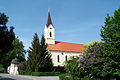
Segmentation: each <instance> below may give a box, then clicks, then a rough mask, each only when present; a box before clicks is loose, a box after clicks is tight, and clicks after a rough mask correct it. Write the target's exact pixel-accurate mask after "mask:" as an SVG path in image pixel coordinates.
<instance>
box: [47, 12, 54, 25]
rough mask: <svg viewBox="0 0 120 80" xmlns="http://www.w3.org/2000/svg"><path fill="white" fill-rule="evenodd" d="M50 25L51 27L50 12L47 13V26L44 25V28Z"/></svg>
mask: <svg viewBox="0 0 120 80" xmlns="http://www.w3.org/2000/svg"><path fill="white" fill-rule="evenodd" d="M50 24H51V25H53V24H52V19H51V16H50V11H48V19H47V24H46V26H47V27H48V26H49V25H50Z"/></svg>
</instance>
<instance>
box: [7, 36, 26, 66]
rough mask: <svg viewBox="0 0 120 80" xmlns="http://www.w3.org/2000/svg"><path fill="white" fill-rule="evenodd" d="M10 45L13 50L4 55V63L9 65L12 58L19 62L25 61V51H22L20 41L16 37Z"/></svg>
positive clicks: (22, 47)
mask: <svg viewBox="0 0 120 80" xmlns="http://www.w3.org/2000/svg"><path fill="white" fill-rule="evenodd" d="M12 44H13V50H11V51H9V52H8V53H6V57H5V62H6V65H7V66H9V65H10V63H11V61H12V59H14V58H17V59H18V60H19V62H24V61H25V53H26V51H25V50H24V46H23V43H22V41H20V40H19V38H18V37H17V38H15V40H14V41H13V43H12Z"/></svg>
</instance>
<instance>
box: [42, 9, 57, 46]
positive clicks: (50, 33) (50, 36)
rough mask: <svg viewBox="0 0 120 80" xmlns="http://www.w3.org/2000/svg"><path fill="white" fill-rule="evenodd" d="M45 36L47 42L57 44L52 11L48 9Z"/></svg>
mask: <svg viewBox="0 0 120 80" xmlns="http://www.w3.org/2000/svg"><path fill="white" fill-rule="evenodd" d="M44 36H45V40H46V43H47V44H55V29H54V27H53V24H52V19H51V15H50V11H48V18H47V23H46V25H45V28H44Z"/></svg>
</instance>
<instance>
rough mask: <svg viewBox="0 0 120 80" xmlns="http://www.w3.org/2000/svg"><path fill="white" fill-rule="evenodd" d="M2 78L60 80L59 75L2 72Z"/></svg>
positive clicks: (1, 79) (0, 77)
mask: <svg viewBox="0 0 120 80" xmlns="http://www.w3.org/2000/svg"><path fill="white" fill-rule="evenodd" d="M0 80H59V77H58V76H45V77H44V76H41V77H37V76H23V75H11V74H1V73H0Z"/></svg>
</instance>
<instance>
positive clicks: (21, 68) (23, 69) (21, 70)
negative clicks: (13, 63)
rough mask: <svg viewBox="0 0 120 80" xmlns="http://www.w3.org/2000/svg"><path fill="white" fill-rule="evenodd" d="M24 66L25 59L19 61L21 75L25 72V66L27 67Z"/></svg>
mask: <svg viewBox="0 0 120 80" xmlns="http://www.w3.org/2000/svg"><path fill="white" fill-rule="evenodd" d="M26 66H27V64H26V61H24V62H20V63H19V65H18V71H19V74H22V75H24V74H26V68H27V67H26Z"/></svg>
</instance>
